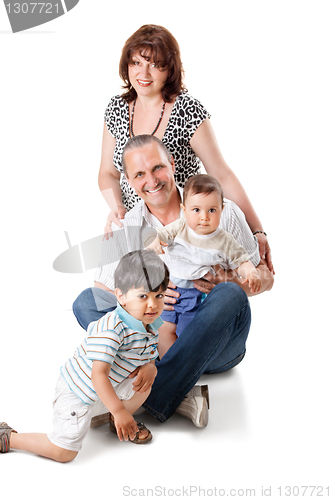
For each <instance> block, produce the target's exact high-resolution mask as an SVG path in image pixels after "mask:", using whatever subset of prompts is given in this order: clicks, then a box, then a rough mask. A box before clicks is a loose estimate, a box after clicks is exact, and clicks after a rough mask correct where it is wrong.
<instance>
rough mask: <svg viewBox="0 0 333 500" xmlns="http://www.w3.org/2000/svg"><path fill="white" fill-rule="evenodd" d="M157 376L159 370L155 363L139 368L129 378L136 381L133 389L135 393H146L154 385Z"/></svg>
mask: <svg viewBox="0 0 333 500" xmlns="http://www.w3.org/2000/svg"><path fill="white" fill-rule="evenodd" d="M156 375H157V368H156V366H155V364H154V363H151V362H150V363H146V364H144V365H142V366H138V367H137V368H136V369H135V370H134V371H133V372H132V373H131V374H130V375H129V376H128V377H129V378H134V377H136V379H135V380H134V382H133V389H134V390H135V392H140V393H142V392H146V391H148V390H149V389H150V388H151V386H152V385H153V383H154V380H155V377H156Z"/></svg>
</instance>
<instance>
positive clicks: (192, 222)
mask: <svg viewBox="0 0 333 500" xmlns="http://www.w3.org/2000/svg"><path fill="white" fill-rule="evenodd" d="M182 208H183V210H184V213H185V217H186V222H187V225H188V226H189V227H190V228H191V229H193V231H194V232H195V233H197V234H211V233H213V232H214V231H215V229H217V228H218V227H219V224H220V218H221V213H222V210H223V208H222V199H221V195H220V194H219V193H218V192H215V191H213V192H212V193H209V194H206V193H199V194H191V193H189V194H188V195H187V197H186V205H185V207H184V206H183V205H182Z"/></svg>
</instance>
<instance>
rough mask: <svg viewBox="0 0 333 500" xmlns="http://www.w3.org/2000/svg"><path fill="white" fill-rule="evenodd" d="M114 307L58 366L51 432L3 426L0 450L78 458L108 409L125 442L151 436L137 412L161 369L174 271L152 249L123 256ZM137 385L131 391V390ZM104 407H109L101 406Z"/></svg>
mask: <svg viewBox="0 0 333 500" xmlns="http://www.w3.org/2000/svg"><path fill="white" fill-rule="evenodd" d="M114 282H115V287H116V289H115V294H116V297H117V300H118V305H117V308H116V309H115V310H114V311H112V312H110V313H108V314H106V315H105V316H103V318H101V319H100V320H99V321H96V322H93V323H91V324H90V325H89V327H88V331H87V333H88V336H87V337H86V338H85V339H84V341H83V342H82V344H81V345H80V346H79V347H78V348H77V349H76V351H75V353H74V356H73V357H72V358H70V359H69V360H68V361H67V362H66V363H65V364H64V365H63V366H62V368H61V374H60V377H59V380H58V383H57V387H56V393H55V397H54V402H53V417H54V418H53V425H54V428H53V431H52V432H51V433H50V434H22V433H16V431H14V430H13V429H12V428H10V427H9V426H8V425H7V424H5V423H4V422H2V423H0V451H1V452H6V451H8V450H9V449H17V450H25V451H29V452H32V453H36V454H38V455H41V456H44V457H47V458H51V459H53V460H56V461H59V462H69V461H70V460H73V459H74V458H75V457H76V455H77V453H78V452H79V450H80V449H81V447H82V441H83V439H84V437H85V435H86V433H87V432H88V429H89V426H90V421H91V418H92V417H93V416H94V415H97V414H98V415H99V414H101V413H103V412H110V413H111V419H110V429H111V430H113V432H116V433H117V434H118V437H119V439H120V441H122V440H125V441H127V440H130V441H132V442H135V443H139V444H143V443H146V442H148V441H150V440H151V438H152V436H151V433H150V431H149V430H148V429H147V428H146V427H145V426H144V425H143V424H141V423H137V422H135V420H134V418H133V416H132V415H133V413H134V412H135V411H136V410H137V409H138V408H139V407H140V406H141V405H142V404H143V403H144V401H145V400H146V399H147V397H148V396H149V393H150V390H151V386H152V385H153V382H154V379H155V376H156V374H157V369H156V367H155V358H156V357H157V355H158V353H157V341H158V331H157V328H158V327H159V326H160V325H161V324H162V323H163V322H162V321H161V319H160V318H159V316H160V314H161V312H162V310H163V306H164V292H165V290H166V288H167V286H168V282H169V271H168V269H167V267H166V265H165V264H164V263H163V261H162V260H161V259H160V258H159V257H158V256H157V255H156V254H155V253H154V252H152V251H149V250H142V251H141V250H138V251H135V252H131V253H129V254H127V255H125V256H124V257H123V258H122V259H121V260H120V262H119V264H118V266H117V269H116V271H115V274H114ZM133 382H134V386H133ZM103 405H104V406H103Z"/></svg>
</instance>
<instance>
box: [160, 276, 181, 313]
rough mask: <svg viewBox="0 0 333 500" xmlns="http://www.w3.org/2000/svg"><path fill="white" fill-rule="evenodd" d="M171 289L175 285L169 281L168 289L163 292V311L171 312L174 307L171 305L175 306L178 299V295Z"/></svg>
mask: <svg viewBox="0 0 333 500" xmlns="http://www.w3.org/2000/svg"><path fill="white" fill-rule="evenodd" d="M173 288H176V285H175V284H174V283H172V281H169V284H168V288H167V289H166V291H165V299H164V311H173V310H174V307H173V305H172V304H175V303H176V302H177V299H178V297H180V293H179V292H176V290H173Z"/></svg>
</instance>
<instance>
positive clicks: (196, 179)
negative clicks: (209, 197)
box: [183, 174, 223, 207]
mask: <svg viewBox="0 0 333 500" xmlns="http://www.w3.org/2000/svg"><path fill="white" fill-rule="evenodd" d="M213 192H216V193H218V194H220V195H221V200H222V207H223V190H222V187H221V184H220V183H219V182H218V180H216V179H215V177H213V176H212V175H208V174H197V175H193V177H190V178H189V179H188V180H187V181H186V183H185V186H184V191H183V205H185V202H186V198H187V196H188V195H191V194H192V195H193V194H210V193H213Z"/></svg>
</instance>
